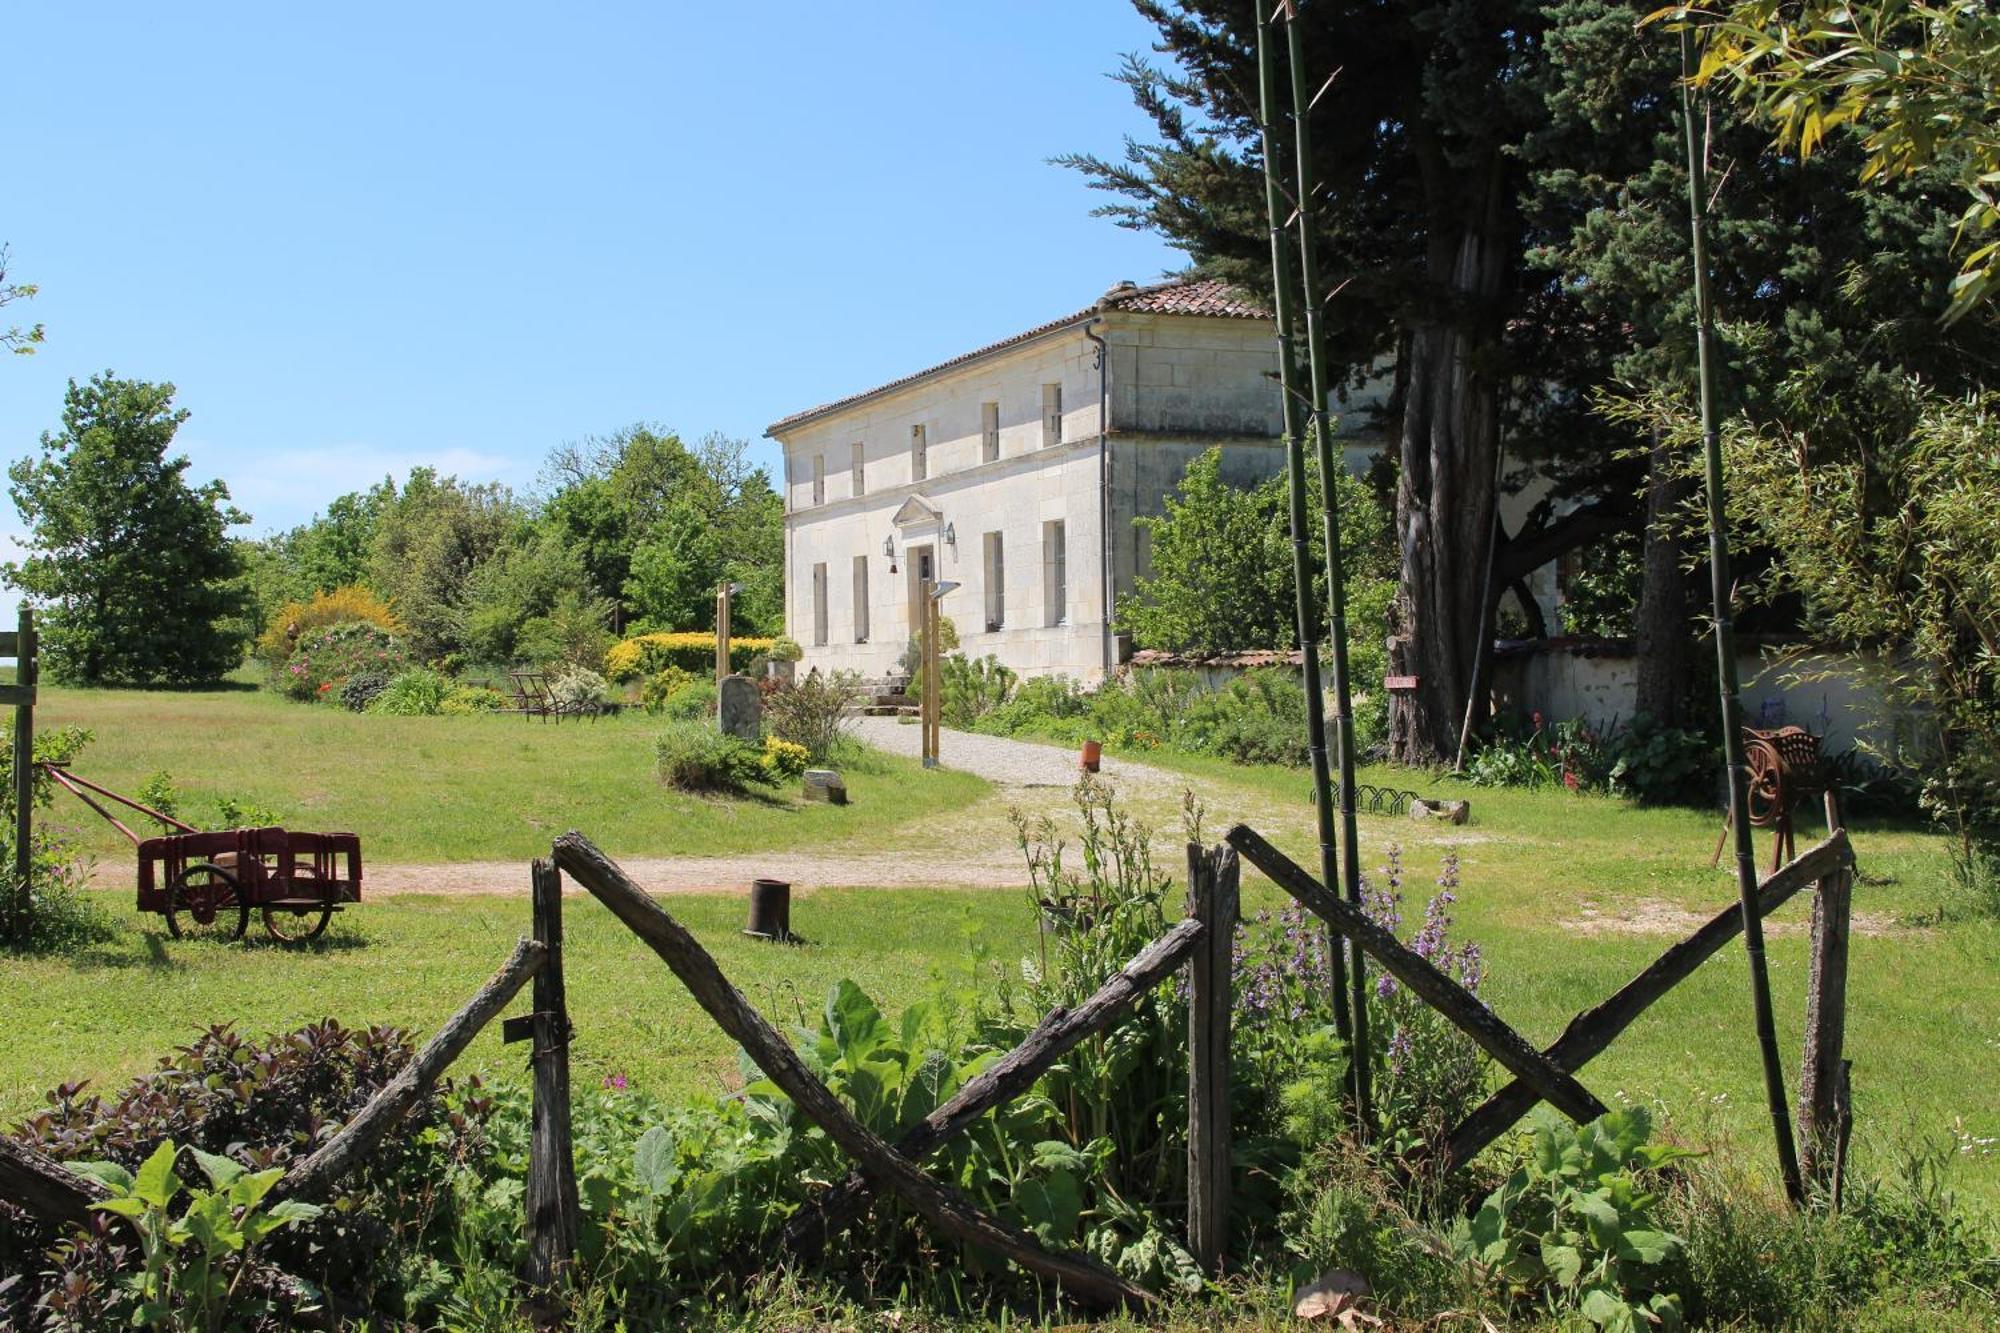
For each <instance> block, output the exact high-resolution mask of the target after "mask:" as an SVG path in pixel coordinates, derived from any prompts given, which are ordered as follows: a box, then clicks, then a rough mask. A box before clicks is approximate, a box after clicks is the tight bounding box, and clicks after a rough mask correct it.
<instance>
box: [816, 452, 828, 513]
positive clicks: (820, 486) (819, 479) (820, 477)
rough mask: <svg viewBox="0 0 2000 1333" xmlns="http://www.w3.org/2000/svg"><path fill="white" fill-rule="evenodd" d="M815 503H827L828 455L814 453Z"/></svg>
mask: <svg viewBox="0 0 2000 1333" xmlns="http://www.w3.org/2000/svg"><path fill="white" fill-rule="evenodd" d="M813 503H814V504H816V505H823V504H825V503H826V455H825V454H814V455H813Z"/></svg>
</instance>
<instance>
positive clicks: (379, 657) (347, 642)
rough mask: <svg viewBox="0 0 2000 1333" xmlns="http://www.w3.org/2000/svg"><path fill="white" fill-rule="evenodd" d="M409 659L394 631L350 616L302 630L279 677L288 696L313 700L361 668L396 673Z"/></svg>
mask: <svg viewBox="0 0 2000 1333" xmlns="http://www.w3.org/2000/svg"><path fill="white" fill-rule="evenodd" d="M409 662H410V654H409V650H408V648H407V647H405V646H404V643H403V641H402V640H401V639H399V638H397V637H396V636H395V635H394V634H392V633H390V632H389V631H387V630H385V629H383V628H382V627H381V626H379V625H374V624H369V623H367V622H364V621H359V620H348V621H342V622H341V623H340V624H337V625H326V626H322V627H320V628H318V629H310V630H307V631H306V632H305V633H303V634H301V635H300V636H299V638H298V642H297V644H296V645H295V646H294V648H293V650H292V654H291V656H290V657H289V658H287V659H286V661H285V664H284V667H283V669H282V670H280V671H279V673H278V681H279V683H280V685H281V686H282V687H283V689H284V692H285V694H286V695H287V696H289V697H291V698H293V699H306V700H313V699H318V698H321V697H323V696H324V695H326V694H328V693H329V692H331V691H332V690H333V689H335V688H336V687H338V686H339V684H340V683H341V682H342V681H344V680H346V679H348V678H349V677H350V676H353V675H356V674H357V673H359V672H363V671H376V672H381V673H382V674H384V675H391V676H393V675H394V674H395V673H397V672H399V671H402V670H403V669H404V668H406V667H407V666H408V665H409Z"/></svg>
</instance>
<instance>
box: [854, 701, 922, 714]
mask: <svg viewBox="0 0 2000 1333" xmlns="http://www.w3.org/2000/svg"><path fill="white" fill-rule="evenodd" d="M922 712H923V710H922V709H921V708H919V707H917V706H916V705H915V704H869V705H868V706H867V707H866V708H864V709H862V710H861V715H862V716H863V717H916V716H918V715H920V714H921V713H922Z"/></svg>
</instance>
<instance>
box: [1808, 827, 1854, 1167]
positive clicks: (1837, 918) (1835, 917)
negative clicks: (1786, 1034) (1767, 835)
mask: <svg viewBox="0 0 2000 1333" xmlns="http://www.w3.org/2000/svg"><path fill="white" fill-rule="evenodd" d="M1826 828H1827V832H1828V834H1829V835H1831V834H1836V833H1840V832H1841V831H1842V820H1841V816H1840V797H1839V795H1838V794H1837V793H1835V792H1828V793H1827V794H1826ZM1853 894H1854V871H1853V868H1852V865H1851V863H1850V864H1849V865H1844V866H1840V867H1837V868H1835V869H1834V870H1832V871H1830V872H1829V873H1828V874H1826V875H1824V876H1823V877H1821V879H1820V880H1819V892H1818V893H1817V894H1816V895H1814V898H1813V915H1812V973H1811V977H1810V979H1809V980H1808V981H1807V985H1806V1044H1805V1060H1804V1063H1803V1064H1802V1065H1801V1066H1800V1069H1799V1173H1800V1175H1802V1176H1803V1177H1804V1178H1805V1180H1806V1181H1807V1183H1808V1184H1811V1185H1813V1186H1814V1187H1816V1188H1818V1189H1821V1190H1825V1191H1827V1192H1828V1193H1829V1194H1833V1193H1836V1192H1837V1188H1838V1187H1837V1185H1836V1183H1835V1182H1834V1180H1833V1174H1834V1171H1835V1169H1836V1167H1837V1164H1838V1162H1839V1154H1838V1152H1837V1151H1836V1140H1837V1139H1838V1138H1839V1136H1840V1132H1841V1131H1840V1092H1841V1085H1842V1084H1843V1083H1844V1081H1845V1077H1846V1068H1847V1061H1846V1060H1845V1059H1843V1058H1842V1045H1843V1043H1844V1042H1845V1040H1846V1034H1847V938H1848V914H1849V909H1850V906H1851V903H1852V899H1853Z"/></svg>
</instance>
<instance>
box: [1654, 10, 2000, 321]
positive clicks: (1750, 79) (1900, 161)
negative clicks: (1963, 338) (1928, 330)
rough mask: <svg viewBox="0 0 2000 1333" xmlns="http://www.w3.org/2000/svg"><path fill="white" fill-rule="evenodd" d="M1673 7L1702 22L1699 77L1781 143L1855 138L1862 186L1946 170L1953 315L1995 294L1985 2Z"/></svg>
mask: <svg viewBox="0 0 2000 1333" xmlns="http://www.w3.org/2000/svg"><path fill="white" fill-rule="evenodd" d="M1662 12H1663V13H1664V12H1665V11H1662ZM1673 12H1674V13H1675V14H1676V15H1678V16H1679V17H1681V18H1682V19H1684V20H1685V19H1688V18H1691V17H1692V18H1695V19H1696V20H1697V21H1700V22H1701V23H1702V29H1703V38H1704V46H1703V53H1702V61H1701V68H1700V70H1699V72H1698V74H1697V78H1698V79H1699V80H1701V81H1709V80H1714V79H1726V80H1730V81H1733V82H1734V83H1735V85H1736V86H1737V87H1738V88H1739V89H1740V90H1741V91H1742V92H1743V93H1744V94H1745V95H1746V96H1747V97H1748V98H1749V99H1750V101H1751V102H1752V104H1753V105H1755V106H1756V108H1757V109H1758V111H1759V112H1760V113H1761V114H1762V115H1763V116H1764V117H1765V118H1766V120H1767V122H1768V123H1770V124H1771V125H1773V126H1774V127H1775V129H1776V131H1777V141H1778V143H1779V145H1780V146H1781V147H1784V148H1786V149H1789V150H1796V151H1797V153H1798V155H1799V156H1800V157H1802V158H1804V157H1811V156H1812V155H1813V154H1814V153H1815V152H1816V151H1818V149H1819V147H1820V145H1821V144H1822V143H1824V142H1825V141H1826V140H1827V139H1828V138H1829V137H1830V136H1836V135H1843V134H1844V135H1852V136H1854V137H1856V138H1858V139H1859V141H1860V143H1861V147H1862V150H1863V158H1862V161H1861V163H1860V167H1859V171H1858V173H1857V177H1858V179H1859V180H1861V181H1863V182H1878V183H1888V182H1892V181H1895V180H1897V179H1899V178H1902V177H1908V176H1912V175H1915V174H1917V173H1919V172H1923V171H1925V170H1927V169H1929V168H1931V167H1932V166H1934V165H1942V166H1945V167H1946V168H1948V169H1949V170H1950V171H1951V173H1952V175H1953V177H1954V178H1955V181H1956V184H1957V187H1958V190H1959V192H1960V194H1961V196H1962V198H1963V201H1964V205H1963V211H1962V212H1961V213H1960V216H1959V231H1960V240H1961V244H1962V246H1963V251H1962V253H1963V262H1962V264H1961V267H1960V271H1959V274H1958V277H1957V278H1956V280H1955V281H1954V282H1953V283H1952V291H1951V304H1950V309H1949V314H1950V317H1951V318H1953V319H1957V318H1960V317H1962V316H1964V315H1965V314H1967V313H1968V312H1970V311H1972V310H1973V309H1975V308H1977V307H1979V306H1980V305H1983V304H1984V303H1985V302H1987V301H1989V300H1991V299H1992V297H1993V294H1994V293H1995V291H2000V235H1996V233H2000V9H1996V8H1995V7H1994V6H1993V5H1992V4H1991V3H1990V0H1862V2H1861V3H1852V2H1850V0H1839V2H1838V3H1832V2H1829V0H1811V2H1810V3H1806V4H1797V3H1778V0H1738V3H1735V4H1725V5H1722V6H1721V7H1720V9H1719V11H1717V10H1715V9H1709V8H1707V7H1702V6H1693V7H1685V8H1681V9H1677V10H1675V11H1673Z"/></svg>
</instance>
